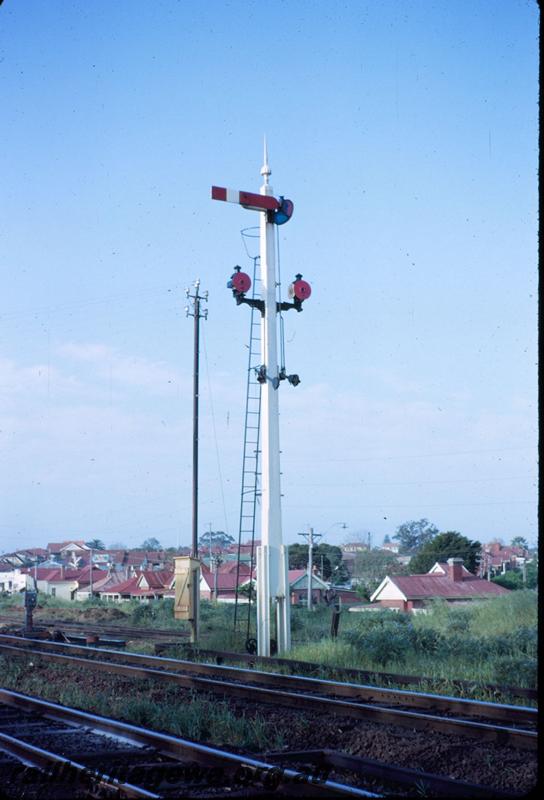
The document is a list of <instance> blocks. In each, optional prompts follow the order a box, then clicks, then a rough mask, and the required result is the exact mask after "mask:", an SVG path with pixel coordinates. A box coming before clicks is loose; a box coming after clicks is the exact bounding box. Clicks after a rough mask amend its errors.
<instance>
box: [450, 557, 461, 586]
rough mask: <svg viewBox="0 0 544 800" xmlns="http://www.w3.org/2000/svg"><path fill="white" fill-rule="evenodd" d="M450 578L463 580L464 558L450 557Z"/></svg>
mask: <svg viewBox="0 0 544 800" xmlns="http://www.w3.org/2000/svg"><path fill="white" fill-rule="evenodd" d="M448 578H449V579H450V581H462V580H463V559H462V558H448Z"/></svg>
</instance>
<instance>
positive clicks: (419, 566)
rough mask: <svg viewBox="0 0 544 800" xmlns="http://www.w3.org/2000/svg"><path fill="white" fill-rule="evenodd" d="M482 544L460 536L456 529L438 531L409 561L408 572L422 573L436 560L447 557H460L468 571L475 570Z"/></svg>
mask: <svg viewBox="0 0 544 800" xmlns="http://www.w3.org/2000/svg"><path fill="white" fill-rule="evenodd" d="M481 550H482V545H481V544H480V542H475V541H474V542H473V541H471V540H470V539H467V538H466V536H462V535H461V534H460V533H458V531H446V533H439V534H438V535H437V536H435V537H434V538H433V539H432V540H431V541H430V542H427V544H425V545H424V546H423V547H422V548H421V550H420V551H419V553H418V554H417V555H415V556H414V557H413V558H412V560H411V561H410V572H411V573H412V574H418V575H420V574H422V573H425V572H428V571H429V570H430V568H431V567H432V566H433V564H434V563H435V562H436V561H447V560H448V558H462V559H463V562H464V565H465V567H466V568H467V569H468V570H469V571H470V572H474V573H475V572H476V570H477V567H478V561H479V559H480V553H481Z"/></svg>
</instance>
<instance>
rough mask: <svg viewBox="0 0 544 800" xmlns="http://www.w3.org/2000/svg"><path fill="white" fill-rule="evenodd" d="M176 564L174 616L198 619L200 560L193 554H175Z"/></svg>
mask: <svg viewBox="0 0 544 800" xmlns="http://www.w3.org/2000/svg"><path fill="white" fill-rule="evenodd" d="M174 564H175V568H174V576H175V579H176V594H175V598H174V617H175V618H176V619H186V620H196V619H198V606H199V600H200V561H199V560H198V558H191V556H175V557H174Z"/></svg>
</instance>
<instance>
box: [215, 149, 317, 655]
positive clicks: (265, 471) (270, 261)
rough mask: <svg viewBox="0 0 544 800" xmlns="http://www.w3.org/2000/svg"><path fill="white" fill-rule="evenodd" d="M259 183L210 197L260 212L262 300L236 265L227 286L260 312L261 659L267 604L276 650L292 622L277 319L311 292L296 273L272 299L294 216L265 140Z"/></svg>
mask: <svg viewBox="0 0 544 800" xmlns="http://www.w3.org/2000/svg"><path fill="white" fill-rule="evenodd" d="M261 175H262V176H263V185H262V186H261V188H260V194H253V193H251V192H241V191H237V190H232V189H224V188H222V187H218V186H212V199H214V200H226V201H227V202H231V203H237V204H239V205H241V206H243V207H244V208H247V209H249V210H252V211H258V212H259V213H260V224H259V231H260V234H259V238H260V247H259V251H260V267H261V287H262V290H261V299H260V300H255V299H248V298H246V297H245V293H246V292H247V291H248V289H249V288H250V287H251V279H250V278H249V276H248V275H246V274H245V273H243V272H241V271H240V267H236V272H235V273H234V274H233V275H232V277H231V280H230V281H229V283H228V284H227V286H228V287H229V288H231V289H232V291H233V295H234V297H235V299H236V302H237V304H238V305H240V304H242V303H247V304H249V305H252V306H254V307H256V308H258V309H259V310H260V312H261V361H262V363H261V366H260V368H259V370H258V375H257V378H258V380H259V383H261V392H262V395H261V420H260V425H261V435H260V443H261V464H262V476H261V478H262V480H261V488H262V494H261V541H262V544H261V546H260V547H258V548H257V652H258V654H259V655H260V656H269V655H270V654H271V610H270V604H271V601H272V603H273V605H274V606H275V616H276V641H277V649H278V652H280V653H283V652H286V651H287V650H289V649H290V647H291V622H290V605H289V579H288V574H287V573H288V563H289V561H288V554H287V546H286V545H284V544H283V539H282V525H281V487H280V433H279V403H278V400H279V398H278V389H279V386H280V382H281V381H282V380H283V379H285V378H286V379H287V380H288V381H289V383H291V384H292V385H294V386H296V385H297V384H298V383H299V382H300V379H299V377H298V375H286V374H285V371H284V370H283V369H280V367H279V365H278V331H277V327H278V325H277V316H278V313H279V312H281V311H283V310H288V309H290V308H294V309H295V310H297V311H301V310H302V302H303V301H304V300H306V299H307V298H308V297H309V296H310V294H311V289H310V286H309V284H308V283H306V281H303V280H302V275H297V276H296V280H295V281H294V283H292V284H291V286H290V287H289V296H290V298H291V299H292V301H293V302H290V303H287V302H278V301H277V286H278V282H277V270H276V246H275V236H276V225H282V224H283V223H285V222H287V221H288V220H289V219H290V218H291V215H292V213H293V203H292V202H291V201H290V200H286V199H284V198H283V197H280V198H279V199H277V198H276V197H274V195H273V192H272V187H271V186H270V184H269V178H270V175H271V169H270V166H269V164H268V153H267V148H266V141H265V145H264V164H263V166H262V168H261Z"/></svg>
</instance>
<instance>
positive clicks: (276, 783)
mask: <svg viewBox="0 0 544 800" xmlns="http://www.w3.org/2000/svg"><path fill="white" fill-rule="evenodd" d="M0 755H2V756H3V761H2V760H0V776H3V777H4V780H3V783H2V785H3V787H6V788H7V789H8V790H9V791H10V794H9V795H8V796H9V797H13V798H19V797H22V796H23V794H22V793H21V790H22V789H23V790H24V797H25V798H31V797H32V798H34V797H35V798H37V799H38V798H42V797H44V796H47V798H48V800H61V798H62V800H64V798H66V800H68V798H78V799H79V798H83V797H98V796H100V797H110V796H111V797H112V798H113V797H122V798H124V797H127V798H142V800H159V798H179V797H199V798H207V797H210V798H211V797H213V798H223V797H229V798H232V797H247V798H249V797H259V796H268V794H267V792H268V791H269V790H270V789H271V788H274V789H277V790H278V794H280V795H281V794H283V793H285V792H286V793H288V795H289V796H293V795H304V796H306V795H309V796H315V797H326V798H328V797H334V798H336V797H338V798H341V797H352V798H357V797H378V796H380V795H379V794H377V793H376V792H372V791H370V790H366V789H364V788H360V787H357V786H352V785H349V784H343V783H340V782H338V781H333V780H329V779H327V778H326V777H324V775H323V771H322V770H321V772H318V771H316V770H315V769H310V771H309V772H305V771H300V770H298V769H292V768H289V767H282V768H279V767H278V766H277V764H276V763H275V762H274V761H272V763H267V762H266V761H264V760H262V759H259V758H253V757H251V756H249V755H245V754H238V753H232V752H229V751H227V750H221V749H219V748H215V747H209V746H207V745H203V744H200V743H198V742H193V741H191V740H188V739H182V738H180V737H176V736H171V735H169V734H165V733H160V732H156V731H149V730H147V729H144V728H141V727H138V726H136V725H131V724H129V723H126V722H122V721H119V720H114V719H111V718H108V717H103V716H99V715H96V714H90V713H88V712H85V711H79V710H77V709H74V708H68V707H67V706H61V705H59V704H57V703H51V702H48V701H46V700H42V699H41V698H37V697H31V696H28V695H24V694H21V693H19V692H12V691H7V690H6V689H0ZM8 778H9V779H8ZM3 796H6V795H3Z"/></svg>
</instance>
